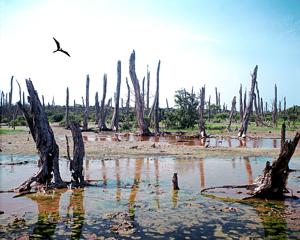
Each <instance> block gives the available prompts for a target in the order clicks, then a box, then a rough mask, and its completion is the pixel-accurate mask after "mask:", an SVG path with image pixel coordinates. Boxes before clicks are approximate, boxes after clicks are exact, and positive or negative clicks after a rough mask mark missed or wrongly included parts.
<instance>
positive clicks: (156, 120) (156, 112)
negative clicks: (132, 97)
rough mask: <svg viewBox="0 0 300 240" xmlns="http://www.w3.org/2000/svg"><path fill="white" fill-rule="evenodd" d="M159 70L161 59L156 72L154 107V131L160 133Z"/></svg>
mask: <svg viewBox="0 0 300 240" xmlns="http://www.w3.org/2000/svg"><path fill="white" fill-rule="evenodd" d="M159 71H160V60H159V61H158V65H157V72H156V93H155V107H154V115H153V120H154V131H155V134H159Z"/></svg>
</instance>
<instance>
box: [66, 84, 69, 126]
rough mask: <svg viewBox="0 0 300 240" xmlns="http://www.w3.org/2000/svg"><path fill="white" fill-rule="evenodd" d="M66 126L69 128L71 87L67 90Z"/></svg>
mask: <svg viewBox="0 0 300 240" xmlns="http://www.w3.org/2000/svg"><path fill="white" fill-rule="evenodd" d="M65 128H66V129H68V128H69V88H68V87H67V92H66V116H65Z"/></svg>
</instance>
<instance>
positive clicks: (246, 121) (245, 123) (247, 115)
mask: <svg viewBox="0 0 300 240" xmlns="http://www.w3.org/2000/svg"><path fill="white" fill-rule="evenodd" d="M257 68H258V66H257V65H256V66H255V68H254V70H253V73H252V75H251V77H252V79H251V90H250V92H249V99H248V104H247V107H246V110H245V111H244V116H243V122H242V126H241V128H240V130H239V133H238V137H246V135H247V130H248V124H249V119H250V114H251V111H252V105H253V97H254V88H255V84H256V77H257Z"/></svg>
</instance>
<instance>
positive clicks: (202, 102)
mask: <svg viewBox="0 0 300 240" xmlns="http://www.w3.org/2000/svg"><path fill="white" fill-rule="evenodd" d="M204 106H205V86H204V87H202V88H201V89H200V105H199V137H200V138H206V137H207V135H206V132H205V121H204Z"/></svg>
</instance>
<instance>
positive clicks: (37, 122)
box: [16, 79, 66, 192]
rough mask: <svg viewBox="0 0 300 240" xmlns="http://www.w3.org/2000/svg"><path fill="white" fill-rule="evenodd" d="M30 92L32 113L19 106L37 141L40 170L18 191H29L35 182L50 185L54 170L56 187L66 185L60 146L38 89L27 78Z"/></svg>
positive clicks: (29, 98) (19, 104) (19, 103)
mask: <svg viewBox="0 0 300 240" xmlns="http://www.w3.org/2000/svg"><path fill="white" fill-rule="evenodd" d="M26 85H27V89H28V93H29V97H28V102H29V104H30V113H29V112H27V110H26V109H25V107H24V106H23V105H22V104H21V102H18V106H19V107H20V109H21V110H22V111H23V114H24V117H25V118H26V120H27V123H28V126H29V129H30V132H31V135H32V137H33V139H34V141H35V143H36V148H37V150H38V154H39V157H40V159H39V167H40V168H39V171H38V172H37V173H36V174H35V175H34V176H33V177H31V178H29V179H28V180H27V181H25V182H24V183H23V184H21V186H20V187H18V188H17V189H16V191H19V192H22V191H28V190H30V189H31V184H32V183H33V182H36V183H39V184H43V185H48V184H51V181H52V172H53V175H54V187H65V186H66V185H65V183H64V182H63V181H62V179H61V176H60V172H59V164H58V161H59V148H58V145H57V144H56V141H55V139H54V135H53V131H52V129H51V127H50V125H49V122H48V119H47V116H46V114H45V111H44V109H43V107H42V105H41V102H40V100H39V97H38V93H37V91H36V90H35V89H34V86H33V84H32V82H31V80H30V79H29V80H26Z"/></svg>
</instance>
